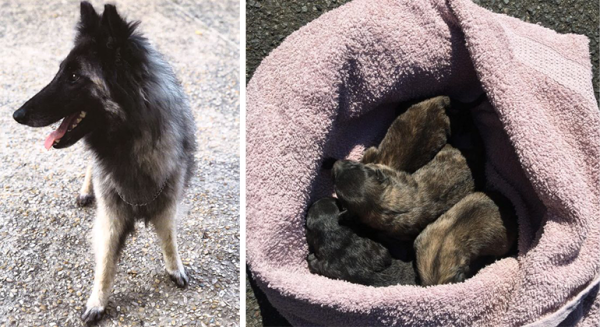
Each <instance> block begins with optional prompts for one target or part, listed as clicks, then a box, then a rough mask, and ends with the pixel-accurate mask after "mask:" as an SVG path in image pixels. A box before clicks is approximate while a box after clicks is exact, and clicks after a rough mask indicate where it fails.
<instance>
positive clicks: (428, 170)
mask: <svg viewBox="0 0 600 327" xmlns="http://www.w3.org/2000/svg"><path fill="white" fill-rule="evenodd" d="M333 178H334V183H335V192H336V194H337V196H338V199H339V200H340V202H341V204H342V206H343V207H344V208H345V209H347V210H348V211H349V212H350V213H352V216H355V217H356V218H357V219H358V220H359V221H360V222H362V223H364V224H365V225H367V226H369V227H371V228H373V229H375V230H378V231H381V232H382V233H385V234H387V235H389V236H392V237H394V238H397V239H399V240H404V241H412V240H414V238H415V237H417V235H418V234H419V233H420V232H421V231H422V230H423V229H424V228H425V226H427V225H428V224H429V223H431V222H433V221H434V220H435V219H436V218H438V217H439V216H440V215H441V214H442V213H444V212H446V211H447V210H449V209H450V208H451V207H452V206H453V205H455V204H456V203H457V202H458V201H460V200H461V199H462V198H463V197H465V196H466V195H467V194H470V193H472V192H473V191H474V183H473V177H472V175H471V171H470V170H469V167H468V166H467V162H466V160H465V158H464V157H463V156H462V155H461V153H460V152H459V151H458V150H457V149H455V148H453V147H452V146H451V145H446V146H444V148H442V150H441V151H440V152H439V153H438V154H437V155H436V156H435V157H434V158H433V160H431V161H430V162H429V163H428V164H426V165H425V166H423V167H422V168H420V169H419V170H417V171H416V172H415V173H414V174H412V175H411V174H408V173H406V172H403V171H398V170H395V169H392V168H389V167H387V166H385V165H378V164H366V165H365V164H362V163H358V162H352V161H348V160H339V161H337V162H336V163H335V164H334V166H333Z"/></svg>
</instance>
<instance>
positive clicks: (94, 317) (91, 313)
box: [81, 306, 104, 325]
mask: <svg viewBox="0 0 600 327" xmlns="http://www.w3.org/2000/svg"><path fill="white" fill-rule="evenodd" d="M103 315H104V307H95V306H94V307H87V308H85V311H84V312H83V313H82V314H81V320H83V322H85V323H86V324H88V325H90V324H94V323H96V322H98V321H99V320H100V319H102V316H103Z"/></svg>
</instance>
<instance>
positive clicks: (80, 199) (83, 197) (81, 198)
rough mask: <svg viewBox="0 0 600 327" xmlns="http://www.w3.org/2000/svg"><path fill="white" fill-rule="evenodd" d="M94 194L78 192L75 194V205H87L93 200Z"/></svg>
mask: <svg viewBox="0 0 600 327" xmlns="http://www.w3.org/2000/svg"><path fill="white" fill-rule="evenodd" d="M94 199H95V197H94V194H79V195H78V196H77V205H78V206H80V207H87V206H89V205H90V204H92V203H93V202H94Z"/></svg>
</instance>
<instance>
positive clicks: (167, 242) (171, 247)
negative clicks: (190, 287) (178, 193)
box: [151, 203, 188, 287]
mask: <svg viewBox="0 0 600 327" xmlns="http://www.w3.org/2000/svg"><path fill="white" fill-rule="evenodd" d="M178 208H179V205H178V204H177V203H173V204H172V205H171V206H169V208H168V209H166V210H164V211H163V212H162V213H161V214H159V215H157V216H155V217H154V218H153V219H152V220H151V222H152V224H153V225H154V228H155V229H156V233H157V234H158V238H159V239H160V243H161V247H162V253H163V258H164V260H165V267H166V269H167V272H168V273H169V276H170V277H171V280H173V282H175V284H176V285H177V286H178V287H186V286H187V284H188V277H187V275H186V273H185V269H184V268H183V264H182V263H181V259H180V258H179V253H178V252H177V235H176V224H177V219H176V218H177V212H178Z"/></svg>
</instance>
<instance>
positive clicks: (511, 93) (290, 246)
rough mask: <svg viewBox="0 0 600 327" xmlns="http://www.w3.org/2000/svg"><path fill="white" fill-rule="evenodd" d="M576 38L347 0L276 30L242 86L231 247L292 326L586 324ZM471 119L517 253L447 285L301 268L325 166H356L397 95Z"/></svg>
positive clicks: (589, 245) (443, 6)
mask: <svg viewBox="0 0 600 327" xmlns="http://www.w3.org/2000/svg"><path fill="white" fill-rule="evenodd" d="M591 80H592V74H591V64H590V57H589V52H588V40H587V38H586V37H584V36H580V35H560V34H557V33H556V32H554V31H552V30H549V29H546V28H543V27H540V26H537V25H532V24H527V23H524V22H522V21H520V20H517V19H514V18H511V17H508V16H505V15H499V14H494V13H492V12H489V11H487V10H485V9H483V8H480V7H478V6H477V5H475V4H473V3H472V2H471V1H469V0H448V1H444V0H431V1H392V0H379V1H371V0H355V1H353V2H351V3H349V4H347V5H344V6H342V7H340V8H338V9H336V10H333V11H331V12H328V13H326V14H324V15H323V16H321V17H320V18H319V19H317V20H315V21H313V22H312V23H310V24H308V25H307V26H305V27H303V28H301V29H300V30H298V31H297V32H295V33H294V34H292V35H291V36H289V37H288V38H287V39H286V40H285V42H283V44H281V46H280V47H278V48H277V49H276V50H274V51H273V52H272V53H271V54H270V55H269V56H268V57H267V58H265V59H264V60H263V62H262V64H261V65H260V67H259V68H258V69H257V70H256V73H255V74H254V77H253V78H252V80H251V81H250V83H249V85H248V106H247V108H248V118H247V127H248V129H247V130H248V132H247V142H248V143H247V144H248V145H247V186H248V188H247V203H248V206H247V253H248V263H249V265H250V268H251V271H252V273H253V276H254V278H255V279H256V281H257V283H258V285H259V286H260V287H261V289H262V290H263V291H264V292H265V293H266V295H267V296H268V298H269V300H270V301H271V303H272V304H273V305H274V306H275V307H276V308H277V309H278V310H279V312H280V313H281V314H282V315H283V316H285V317H286V318H287V319H288V320H289V321H290V322H291V323H293V324H296V325H346V326H347V325H360V326H371V325H398V326H399V325H464V326H472V325H474V326H518V325H524V324H534V325H536V324H537V325H539V326H553V325H558V324H559V323H561V322H563V323H565V324H569V325H573V324H580V325H590V326H597V325H600V318H599V316H600V296H598V297H597V296H596V295H597V293H598V287H597V285H598V283H599V281H600V191H599V188H600V163H599V162H600V160H599V158H600V111H599V110H598V106H597V103H596V100H595V99H594V94H593V89H592V82H591ZM482 90H483V91H485V92H486V93H487V94H488V97H489V99H490V102H489V103H484V104H483V105H481V106H480V107H479V108H477V109H476V110H474V116H475V119H476V121H477V124H478V128H479V129H480V131H481V133H482V136H483V138H484V143H485V147H486V151H487V159H488V164H487V167H486V174H487V177H488V183H489V186H490V187H493V188H495V189H497V190H499V191H501V192H502V193H504V194H505V195H506V196H507V197H508V198H509V199H510V200H511V201H512V203H513V204H515V207H516V210H517V214H518V221H519V230H520V234H519V254H518V257H517V258H505V259H502V260H499V261H497V262H495V263H493V264H492V265H490V266H488V267H486V268H485V269H483V270H482V271H480V272H479V273H478V274H477V275H476V276H474V277H473V278H471V279H469V280H467V281H466V282H464V283H461V284H452V285H443V286H435V287H427V288H425V287H419V286H391V287H385V288H373V287H368V286H362V285H357V284H351V283H348V282H344V281H339V280H332V279H328V278H326V277H322V276H318V275H312V274H311V273H310V272H309V271H308V267H307V263H306V259H305V258H306V256H307V254H308V248H307V244H306V240H305V232H304V231H305V229H304V221H305V218H304V216H305V213H306V209H307V206H308V205H309V204H310V203H311V202H312V201H314V200H316V199H318V198H319V197H322V196H324V195H329V194H332V187H331V181H330V177H329V175H328V174H326V173H324V172H321V171H320V168H319V167H320V164H321V161H322V159H323V158H325V157H335V158H354V159H358V158H360V156H361V154H362V151H363V149H364V148H365V147H368V146H370V145H374V144H376V143H377V141H378V140H380V139H381V137H382V136H383V135H384V134H385V131H386V129H387V127H388V125H389V124H390V123H391V121H392V119H393V117H394V116H393V115H394V110H393V109H394V108H395V105H397V104H398V103H400V102H402V101H406V100H410V99H415V98H424V97H431V96H435V95H440V94H445V95H449V96H451V97H455V98H457V99H459V100H462V101H470V100H473V99H474V98H475V97H476V96H477V95H479V94H480V93H481V92H482Z"/></svg>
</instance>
